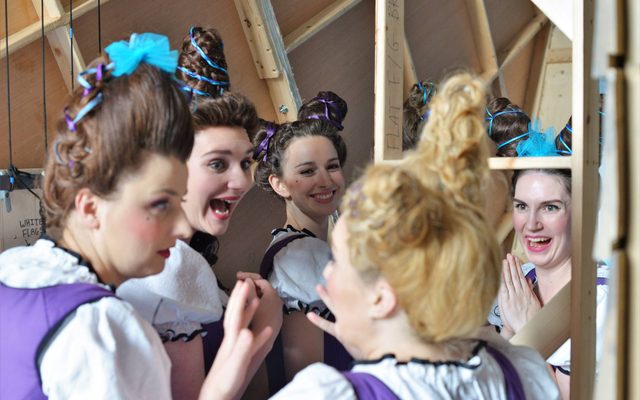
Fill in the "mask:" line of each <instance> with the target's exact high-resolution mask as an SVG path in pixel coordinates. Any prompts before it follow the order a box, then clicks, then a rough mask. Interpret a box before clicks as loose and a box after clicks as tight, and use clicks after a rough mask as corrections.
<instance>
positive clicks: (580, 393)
mask: <svg viewBox="0 0 640 400" xmlns="http://www.w3.org/2000/svg"><path fill="white" fill-rule="evenodd" d="M573 13H574V14H573V17H574V18H573V22H574V25H573V46H572V48H573V55H572V59H573V63H572V77H573V84H572V87H573V91H572V99H573V105H572V116H573V119H572V123H573V132H574V133H573V135H574V137H573V142H572V145H573V146H572V148H573V155H572V156H571V161H572V175H571V180H572V196H571V238H572V256H571V265H572V272H571V274H572V277H571V398H572V399H591V398H593V387H594V373H595V340H596V326H595V320H596V299H595V292H596V290H595V288H596V265H595V261H594V260H593V258H592V255H591V252H592V249H593V238H594V232H595V217H596V210H597V209H598V208H597V191H598V170H597V168H598V159H599V155H598V153H599V143H598V137H599V134H598V130H599V127H598V120H599V118H598V115H597V110H598V102H599V101H598V90H597V89H598V87H597V82H595V81H594V80H593V79H592V78H591V60H592V45H593V18H594V4H593V1H583V0H573Z"/></svg>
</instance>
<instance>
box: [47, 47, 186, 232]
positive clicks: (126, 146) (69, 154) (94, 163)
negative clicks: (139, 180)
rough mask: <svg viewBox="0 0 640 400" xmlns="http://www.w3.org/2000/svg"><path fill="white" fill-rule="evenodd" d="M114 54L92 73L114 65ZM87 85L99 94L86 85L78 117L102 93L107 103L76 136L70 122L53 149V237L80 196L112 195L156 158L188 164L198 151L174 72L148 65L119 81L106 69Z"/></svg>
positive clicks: (70, 108)
mask: <svg viewBox="0 0 640 400" xmlns="http://www.w3.org/2000/svg"><path fill="white" fill-rule="evenodd" d="M109 62H110V61H109V59H108V57H107V56H104V57H101V58H98V59H97V60H95V61H93V62H92V63H91V65H90V67H97V66H98V65H99V64H103V65H108V64H109ZM103 71H104V73H103V78H102V79H101V80H100V81H96V76H95V74H88V75H85V79H86V80H87V81H88V82H89V83H90V84H91V86H93V87H94V88H95V89H94V90H92V91H91V92H90V93H89V94H88V95H87V96H84V97H83V90H84V88H83V87H81V86H78V87H77V88H76V90H75V91H74V93H73V94H72V95H71V98H70V99H69V102H68V104H67V106H66V108H65V111H66V113H67V114H68V115H69V116H70V117H71V118H73V117H74V116H76V115H77V113H78V112H79V111H80V110H81V109H82V108H83V107H84V106H85V105H86V104H87V103H88V102H90V101H91V100H93V99H94V98H95V96H97V95H98V94H99V93H102V96H103V97H102V101H101V102H100V103H99V104H98V105H97V106H95V107H94V108H93V109H92V110H91V111H89V113H88V114H87V115H85V116H84V117H82V119H80V120H79V121H78V122H77V123H76V124H75V127H76V130H75V131H71V130H70V129H69V126H68V125H67V122H66V121H65V118H64V116H63V117H62V118H60V120H59V121H58V123H57V125H56V134H57V138H56V140H55V142H54V143H53V145H52V146H50V148H49V153H48V156H47V162H46V166H45V180H44V190H43V192H44V196H43V200H44V207H45V213H46V227H47V233H48V234H49V235H51V236H53V237H54V238H56V236H57V235H59V234H60V233H61V230H62V228H63V227H64V224H65V222H66V218H67V217H68V215H69V212H70V211H71V210H73V208H74V201H75V196H76V194H77V193H78V191H79V190H80V189H82V188H88V189H90V190H91V191H92V192H93V193H95V194H96V195H98V196H101V197H106V196H109V195H110V194H112V193H113V192H114V191H116V190H117V188H118V183H119V181H120V178H121V177H122V176H123V175H125V174H127V173H131V172H135V171H136V170H137V169H138V168H140V167H141V166H142V164H143V163H144V162H145V160H146V155H148V154H151V153H153V154H160V155H163V156H172V157H176V158H177V159H179V160H180V161H182V162H186V160H187V158H188V157H189V154H190V153H191V149H192V148H193V124H192V122H191V115H190V113H189V106H188V104H187V100H186V98H185V96H184V93H183V92H182V91H181V89H180V87H179V85H178V84H177V83H176V82H175V80H174V79H173V76H172V75H171V74H169V73H166V72H162V71H160V70H158V69H157V68H155V67H153V66H150V65H148V64H144V63H142V64H140V65H139V66H138V68H137V69H136V70H135V71H134V72H133V73H132V74H131V75H122V76H119V77H117V78H115V77H112V76H111V72H110V71H109V70H107V69H104V70H103Z"/></svg>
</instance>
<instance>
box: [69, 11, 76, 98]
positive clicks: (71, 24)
mask: <svg viewBox="0 0 640 400" xmlns="http://www.w3.org/2000/svg"><path fill="white" fill-rule="evenodd" d="M69 43H71V60H69V61H71V91H73V89H74V88H75V85H74V83H73V82H74V79H73V0H69Z"/></svg>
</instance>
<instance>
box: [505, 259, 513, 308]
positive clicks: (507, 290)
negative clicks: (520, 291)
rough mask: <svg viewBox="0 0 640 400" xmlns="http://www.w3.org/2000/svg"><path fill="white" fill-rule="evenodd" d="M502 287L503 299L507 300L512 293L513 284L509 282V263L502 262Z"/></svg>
mask: <svg viewBox="0 0 640 400" xmlns="http://www.w3.org/2000/svg"><path fill="white" fill-rule="evenodd" d="M502 286H503V288H504V295H505V298H506V299H508V298H509V297H511V295H512V294H513V293H514V288H513V282H512V281H511V269H510V268H509V262H508V261H507V260H506V259H505V260H502Z"/></svg>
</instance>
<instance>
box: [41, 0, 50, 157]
mask: <svg viewBox="0 0 640 400" xmlns="http://www.w3.org/2000/svg"><path fill="white" fill-rule="evenodd" d="M40 22H41V24H40V32H41V36H42V127H43V129H44V151H45V153H46V152H47V149H48V148H49V137H48V135H47V78H46V73H45V71H46V69H45V61H44V46H45V38H44V0H40Z"/></svg>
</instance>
